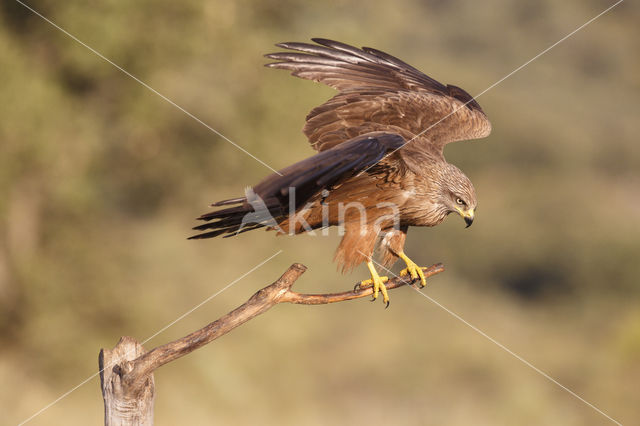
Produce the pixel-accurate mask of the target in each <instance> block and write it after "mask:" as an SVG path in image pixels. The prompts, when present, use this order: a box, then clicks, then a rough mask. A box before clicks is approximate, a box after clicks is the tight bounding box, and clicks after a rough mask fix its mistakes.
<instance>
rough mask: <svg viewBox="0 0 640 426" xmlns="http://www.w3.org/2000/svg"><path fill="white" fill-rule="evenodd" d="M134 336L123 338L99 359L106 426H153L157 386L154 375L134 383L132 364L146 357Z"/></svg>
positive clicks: (146, 376) (101, 351) (151, 373)
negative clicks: (143, 356) (143, 355)
mask: <svg viewBox="0 0 640 426" xmlns="http://www.w3.org/2000/svg"><path fill="white" fill-rule="evenodd" d="M144 352H145V351H144V348H143V347H142V345H141V344H140V343H138V342H137V341H136V340H135V339H134V338H133V337H128V336H124V337H122V338H120V341H119V342H118V344H117V345H116V346H115V347H114V348H113V349H111V350H109V349H101V350H100V355H99V357H98V364H99V367H100V385H101V386H102V398H103V400H104V424H105V425H106V426H150V425H153V403H154V397H155V387H154V381H153V372H150V373H149V374H147V375H145V376H144V377H139V378H137V379H138V380H132V378H133V376H131V374H130V373H131V369H132V368H133V361H134V360H135V359H136V358H138V357H140V356H141V355H142V354H144Z"/></svg>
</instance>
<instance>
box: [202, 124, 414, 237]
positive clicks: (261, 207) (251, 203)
mask: <svg viewBox="0 0 640 426" xmlns="http://www.w3.org/2000/svg"><path fill="white" fill-rule="evenodd" d="M404 143H405V140H404V139H403V138H402V137H401V136H399V135H397V134H391V133H380V132H375V133H368V134H364V135H361V136H359V137H357V138H354V139H351V140H349V141H346V142H344V143H342V144H340V145H338V146H335V147H333V148H331V149H327V150H324V151H322V152H320V153H318V154H316V155H314V156H312V157H309V158H307V159H305V160H302V161H299V162H297V163H295V164H293V165H291V166H289V167H286V168H284V169H282V170H280V172H279V173H273V174H272V175H270V176H268V177H266V178H265V179H264V180H263V181H262V182H260V183H258V184H257V185H256V186H254V187H253V188H252V189H250V190H247V196H245V197H240V198H233V199H230V200H224V201H219V202H217V203H214V204H213V206H214V207H220V206H233V207H225V208H223V209H219V210H216V211H213V212H210V213H207V214H204V215H202V216H200V217H199V218H198V219H200V220H204V221H206V222H207V223H204V224H202V225H199V226H196V227H195V228H193V229H195V230H197V231H202V233H201V234H198V235H194V236H193V237H190V239H194V238H196V239H198V238H212V237H217V236H219V235H223V234H227V235H226V236H233V235H236V234H238V233H240V232H244V231H249V230H252V229H256V228H260V227H263V226H274V225H275V224H276V223H279V222H280V221H281V220H283V219H284V218H286V217H287V216H289V214H290V213H292V212H291V210H292V209H293V210H294V211H297V210H298V209H299V208H300V207H303V206H304V205H305V204H306V203H307V202H308V201H309V200H311V199H312V198H313V197H315V196H317V195H318V194H320V193H321V192H322V190H324V189H327V190H331V189H333V188H334V187H336V186H338V185H340V184H342V183H344V182H345V181H347V180H349V178H352V177H354V176H355V175H357V174H358V173H359V172H361V171H363V170H367V169H369V168H371V167H372V166H374V165H375V167H376V168H377V169H376V173H377V175H379V176H380V178H381V179H384V178H385V176H384V175H385V173H386V174H389V173H391V174H394V173H395V174H397V173H398V171H397V170H396V169H397V166H394V164H395V162H396V161H397V158H396V157H395V156H389V157H388V158H385V159H384V160H382V159H383V158H384V157H385V156H386V155H387V154H389V153H393V152H394V151H396V150H398V149H399V148H401V147H402V145H404ZM381 160H382V161H381ZM385 165H386V166H387V169H389V170H378V169H380V168H382V169H384V167H385ZM394 167H396V169H394ZM386 178H387V179H388V178H389V177H388V176H387V177H386Z"/></svg>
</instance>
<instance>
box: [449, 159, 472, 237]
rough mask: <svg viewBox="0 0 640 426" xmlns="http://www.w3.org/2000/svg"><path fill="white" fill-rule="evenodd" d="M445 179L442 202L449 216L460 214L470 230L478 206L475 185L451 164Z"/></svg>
mask: <svg viewBox="0 0 640 426" xmlns="http://www.w3.org/2000/svg"><path fill="white" fill-rule="evenodd" d="M443 177H444V179H443V185H442V192H441V194H440V201H441V203H442V204H443V205H444V206H445V207H446V209H447V214H449V213H457V214H459V215H460V216H461V217H462V218H463V219H464V221H465V223H466V224H467V228H468V227H469V226H471V224H472V223H473V219H474V218H475V214H476V207H477V206H478V200H477V199H476V191H475V189H474V188H473V184H472V183H471V181H470V180H469V178H468V177H467V176H466V175H465V174H464V173H462V171H461V170H460V169H458V168H457V167H456V166H453V165H451V164H449V165H448V167H447V170H446V171H445V173H444V176H443Z"/></svg>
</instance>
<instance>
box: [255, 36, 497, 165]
mask: <svg viewBox="0 0 640 426" xmlns="http://www.w3.org/2000/svg"><path fill="white" fill-rule="evenodd" d="M312 40H313V41H314V42H316V43H318V44H309V43H280V44H277V46H279V47H282V48H285V49H290V50H293V51H295V52H280V53H271V54H268V55H266V57H268V58H270V59H274V60H276V61H277V62H273V63H269V64H266V66H268V67H271V68H281V69H287V70H291V74H292V75H295V76H297V77H300V78H305V79H307V80H314V81H319V82H322V83H324V84H327V85H329V86H331V87H333V88H334V89H337V90H338V91H339V92H340V93H339V94H338V95H336V96H335V97H333V98H332V99H330V100H329V101H327V102H326V103H324V104H323V105H321V106H319V107H317V108H314V109H313V110H312V111H311V112H310V113H309V115H307V122H306V125H305V126H304V133H305V135H306V136H307V137H308V138H309V142H310V143H311V145H312V146H313V147H314V149H316V150H318V151H324V150H326V149H329V148H331V147H333V146H335V145H337V144H340V143H342V142H344V141H347V140H349V139H351V138H353V137H355V136H357V135H360V134H363V133H367V132H371V131H385V132H394V133H398V134H400V135H402V136H403V137H404V138H405V139H407V140H409V139H412V138H414V137H416V140H415V141H412V143H411V145H413V146H412V148H413V149H419V148H420V149H424V150H428V151H432V152H436V153H438V154H441V153H442V149H443V147H444V145H445V144H447V143H449V142H454V141H459V140H465V139H476V138H482V137H485V136H488V135H489V133H490V132H491V123H490V122H489V120H488V119H487V117H486V115H485V114H484V112H483V111H482V108H480V105H479V104H478V103H477V102H476V101H475V100H474V99H473V97H472V96H471V95H469V94H468V93H467V92H465V91H464V90H462V89H461V88H459V87H456V86H452V85H444V84H441V83H439V82H438V81H436V80H434V79H432V78H431V77H429V76H427V75H425V74H423V73H422V72H420V71H418V70H417V69H416V68H414V67H412V66H411V65H408V64H406V63H405V62H403V61H401V60H400V59H397V58H395V57H393V56H391V55H389V54H387V53H384V52H381V51H379V50H376V49H372V48H369V47H363V48H362V49H358V48H356V47H353V46H349V45H347V44H344V43H340V42H337V41H331V40H326V39H321V38H314V39H312Z"/></svg>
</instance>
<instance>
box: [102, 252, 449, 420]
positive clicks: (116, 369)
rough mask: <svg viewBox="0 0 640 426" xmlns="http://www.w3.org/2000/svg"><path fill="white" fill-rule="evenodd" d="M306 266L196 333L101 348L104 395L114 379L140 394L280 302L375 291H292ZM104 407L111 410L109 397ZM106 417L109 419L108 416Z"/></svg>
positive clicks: (395, 283)
mask: <svg viewBox="0 0 640 426" xmlns="http://www.w3.org/2000/svg"><path fill="white" fill-rule="evenodd" d="M306 270H307V268H306V266H304V265H301V264H299V263H294V264H293V265H291V266H290V267H289V269H287V271H285V273H284V274H282V276H281V277H280V278H278V280H276V281H275V282H274V283H273V284H271V285H269V286H267V287H265V288H263V289H261V290H259V291H257V292H256V293H255V294H254V295H253V296H251V297H250V298H249V300H247V301H246V302H245V303H243V304H242V305H240V306H239V307H237V308H236V309H234V310H233V311H231V312H229V313H228V314H226V315H225V316H223V317H221V318H219V319H218V320H216V321H214V322H212V323H210V324H209V325H207V326H205V327H203V328H201V329H200V330H197V331H194V332H193V333H191V334H188V335H187V336H184V337H182V338H180V339H178V340H175V341H173V342H171V343H167V344H165V345H162V346H158V347H157V348H155V349H152V350H150V351H148V352H144V350H143V349H142V347H141V346H140V345H139V344H138V345H137V346H136V350H135V352H134V353H128V356H127V355H123V354H125V353H127V352H126V351H125V349H123V348H121V346H122V345H124V343H127V347H131V343H135V344H137V342H135V339H132V338H130V337H123V338H122V339H121V340H120V342H119V343H118V345H117V346H116V347H115V348H114V349H113V350H112V351H109V350H104V349H103V350H102V351H101V352H100V368H101V369H103V368H104V369H105V372H104V374H102V375H101V377H103V376H104V378H108V379H109V380H104V379H103V381H102V387H103V395H105V389H107V388H109V387H111V388H113V387H114V383H115V386H116V387H117V388H118V389H119V390H120V392H119V393H120V394H121V395H123V396H125V397H127V398H129V399H130V398H131V396H133V395H138V394H140V393H141V392H143V391H144V390H145V389H149V385H151V386H153V371H154V370H155V369H157V368H158V367H160V366H162V365H164V364H166V363H168V362H171V361H174V360H176V359H178V358H180V357H183V356H185V355H187V354H188V353H191V352H193V351H194V350H196V349H198V348H200V347H202V346H204V345H206V344H207V343H210V342H212V341H213V340H215V339H217V338H218V337H220V336H223V335H225V334H227V333H228V332H230V331H231V330H233V329H234V328H236V327H238V326H239V325H242V324H244V323H245V322H247V321H249V320H250V319H252V318H254V317H256V316H258V315H260V314H262V313H264V312H266V311H268V310H269V309H271V308H272V307H273V306H275V305H277V304H279V303H295V304H301V305H322V304H327V303H336V302H343V301H346V300H353V299H359V298H362V297H366V296H370V295H371V294H373V289H372V288H371V287H364V288H356V289H355V290H352V291H345V292H342V293H328V294H303V293H297V292H295V291H291V287H292V286H293V284H294V283H295V282H296V280H297V279H298V278H300V276H301V275H302V274H303V273H304V272H305V271H306ZM423 271H424V275H425V276H426V277H430V276H432V275H435V274H438V273H440V272H443V271H444V266H443V265H442V264H440V263H438V264H435V265H432V266H429V267H428V268H423ZM385 285H386V287H387V289H388V290H393V289H396V288H399V287H402V286H404V285H413V284H412V282H411V281H410V279H409V278H406V277H402V278H394V279H391V280H389V281H388V282H387V283H386V284H385ZM129 352H130V351H129ZM115 353H118V354H120V355H119V356H117V357H112V356H108V357H105V356H104V354H115ZM112 358H113V360H114V361H113V362H111V363H110V362H109V360H110V359H112ZM106 370H108V371H106ZM148 392H149V391H147V393H148ZM151 393H153V390H151ZM115 399H116V402H115V403H121V402H119V401H117V398H115ZM115 403H114V404H115ZM105 411H106V412H108V411H109V407H107V399H106V398H105ZM106 412H105V415H106ZM151 418H152V417H151ZM105 420H107V419H106V417H105ZM114 424H116V423H114ZM118 424H119V423H118ZM123 424H128V423H123ZM132 424H143V423H132Z"/></svg>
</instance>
